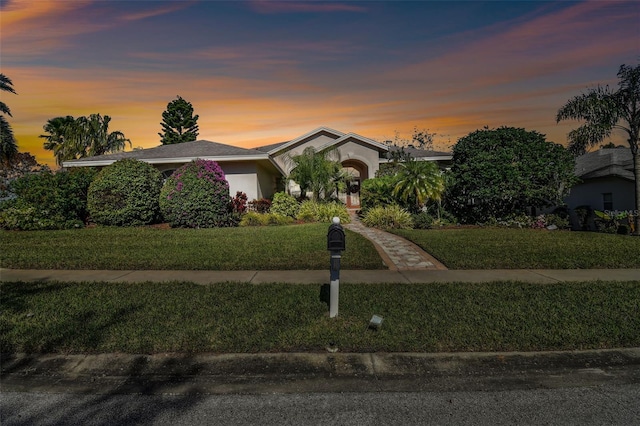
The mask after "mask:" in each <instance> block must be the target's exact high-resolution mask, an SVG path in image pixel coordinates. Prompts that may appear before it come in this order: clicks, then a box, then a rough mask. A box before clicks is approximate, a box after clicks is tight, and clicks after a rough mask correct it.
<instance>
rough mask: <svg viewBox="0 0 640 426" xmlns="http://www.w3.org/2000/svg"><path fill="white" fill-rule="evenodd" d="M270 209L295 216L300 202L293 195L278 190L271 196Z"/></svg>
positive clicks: (272, 211) (273, 211) (283, 214)
mask: <svg viewBox="0 0 640 426" xmlns="http://www.w3.org/2000/svg"><path fill="white" fill-rule="evenodd" d="M270 211H271V213H277V214H281V215H282V216H289V217H292V218H295V217H296V216H297V215H298V211H300V203H298V201H297V200H296V197H294V196H293V195H289V194H287V193H286V192H278V193H276V194H274V196H273V202H272V203H271V210H270Z"/></svg>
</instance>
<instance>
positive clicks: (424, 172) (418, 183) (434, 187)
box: [393, 160, 444, 210]
mask: <svg viewBox="0 0 640 426" xmlns="http://www.w3.org/2000/svg"><path fill="white" fill-rule="evenodd" d="M443 192H444V177H443V176H442V173H441V172H440V169H439V168H438V166H437V165H436V164H435V163H432V162H430V161H417V160H409V161H405V162H404V163H400V170H399V172H398V174H397V181H396V185H395V187H394V188H393V195H394V196H396V197H398V198H400V199H401V200H402V201H404V202H405V203H407V204H413V208H414V209H416V210H419V209H421V208H422V207H423V206H424V205H425V203H426V202H427V201H429V200H440V199H441V198H442V193H443Z"/></svg>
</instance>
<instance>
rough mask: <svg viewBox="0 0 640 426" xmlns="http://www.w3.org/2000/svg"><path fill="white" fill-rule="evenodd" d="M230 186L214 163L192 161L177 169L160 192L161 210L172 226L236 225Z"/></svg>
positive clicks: (207, 226)
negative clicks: (231, 208)
mask: <svg viewBox="0 0 640 426" xmlns="http://www.w3.org/2000/svg"><path fill="white" fill-rule="evenodd" d="M230 206H231V197H230V196H229V183H228V182H227V181H226V179H225V175H224V172H223V171H222V169H221V168H220V166H219V165H218V163H216V162H215V161H209V160H194V161H192V162H190V163H187V164H185V165H184V166H182V167H180V168H179V169H177V170H176V171H175V172H173V174H172V175H171V176H170V177H169V178H168V179H167V180H166V182H165V183H164V186H163V187H162V190H161V191H160V209H161V211H162V215H163V216H164V219H165V220H166V221H167V222H169V224H170V225H171V226H172V227H187V228H212V227H222V226H235V225H237V223H238V218H237V216H236V215H233V214H232V213H231V212H230Z"/></svg>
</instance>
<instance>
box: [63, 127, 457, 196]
mask: <svg viewBox="0 0 640 426" xmlns="http://www.w3.org/2000/svg"><path fill="white" fill-rule="evenodd" d="M307 147H314V148H315V149H316V150H317V151H319V150H323V149H327V148H336V149H337V150H338V152H339V154H340V162H341V163H342V166H343V167H344V168H345V169H347V170H348V171H349V172H350V174H351V176H353V178H352V181H351V184H350V185H349V188H350V189H351V191H350V193H348V194H340V198H341V199H342V200H343V201H344V202H345V203H346V204H347V206H349V207H359V205H360V198H359V192H360V190H359V188H360V183H361V182H362V181H363V180H365V179H368V178H372V177H375V173H376V171H377V170H378V168H379V166H380V163H385V162H387V161H388V160H387V154H388V152H389V149H390V148H389V146H387V145H385V144H381V143H379V142H376V141H374V140H373V139H369V138H366V137H363V136H360V135H357V134H355V133H343V132H340V131H338V130H334V129H330V128H328V127H319V128H317V129H315V130H312V131H311V132H308V133H305V134H304V135H302V136H299V137H297V138H295V139H292V140H290V141H287V142H281V143H276V144H272V145H267V146H262V147H258V148H253V149H245V148H239V147H235V146H231V145H225V144H221V143H217V142H210V141H204V140H200V141H194V142H184V143H179V144H174V145H161V146H158V147H155V148H148V149H138V150H134V151H129V152H118V153H115V154H106V155H98V156H95V157H87V158H81V159H78V160H69V161H65V162H63V167H92V166H97V167H104V166H108V165H109V164H112V163H114V162H116V161H118V160H121V159H124V158H135V159H138V160H141V161H145V162H147V163H149V164H152V165H153V166H155V167H156V168H157V169H158V170H159V171H160V172H162V173H163V175H164V176H165V177H168V176H170V175H171V173H173V171H174V170H175V169H177V168H178V167H180V166H182V165H183V164H185V163H188V162H190V161H192V160H195V159H198V158H201V159H204V160H213V161H216V162H217V163H218V164H219V165H220V167H222V170H224V172H225V175H226V178H227V181H228V182H229V190H230V193H231V196H234V195H235V193H236V191H242V192H244V193H246V194H247V198H248V199H249V200H252V199H259V198H262V197H271V196H272V195H273V194H274V193H275V192H277V191H278V190H282V188H283V186H282V178H285V177H287V176H288V175H289V173H290V172H291V169H292V168H293V164H292V162H291V161H289V158H290V157H292V156H294V155H297V154H301V153H302V152H303V151H304V149H305V148H307ZM413 154H414V156H415V157H416V158H418V159H422V160H429V161H442V162H444V163H443V164H447V162H450V161H451V154H449V153H443V152H436V151H423V150H416V152H415V153H413Z"/></svg>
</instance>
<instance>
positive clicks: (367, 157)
mask: <svg viewBox="0 0 640 426" xmlns="http://www.w3.org/2000/svg"><path fill="white" fill-rule="evenodd" d="M338 151H339V152H340V161H346V160H358V161H360V162H362V163H364V164H366V165H367V167H368V169H369V176H361V178H362V179H363V180H364V179H369V178H372V177H375V175H376V172H377V171H378V169H379V168H380V154H379V153H378V151H377V150H375V149H372V148H370V147H367V146H363V145H360V144H358V143H355V142H346V143H344V144H342V145H340V146H339V147H338Z"/></svg>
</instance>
